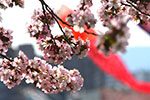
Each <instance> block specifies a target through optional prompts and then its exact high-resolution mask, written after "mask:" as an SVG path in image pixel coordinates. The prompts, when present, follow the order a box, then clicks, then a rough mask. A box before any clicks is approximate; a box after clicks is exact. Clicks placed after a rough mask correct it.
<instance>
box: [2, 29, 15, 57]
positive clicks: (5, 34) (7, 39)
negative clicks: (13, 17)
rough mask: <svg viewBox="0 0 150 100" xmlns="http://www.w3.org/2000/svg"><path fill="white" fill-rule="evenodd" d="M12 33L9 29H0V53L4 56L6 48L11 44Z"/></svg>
mask: <svg viewBox="0 0 150 100" xmlns="http://www.w3.org/2000/svg"><path fill="white" fill-rule="evenodd" d="M11 33H12V31H11V30H9V29H5V28H3V27H0V53H1V54H4V55H5V53H6V52H7V50H8V48H9V47H10V46H11V44H12V38H13V37H12V35H11Z"/></svg>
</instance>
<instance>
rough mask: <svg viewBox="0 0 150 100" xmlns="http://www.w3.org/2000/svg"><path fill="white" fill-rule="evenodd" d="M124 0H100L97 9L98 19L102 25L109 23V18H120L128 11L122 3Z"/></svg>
mask: <svg viewBox="0 0 150 100" xmlns="http://www.w3.org/2000/svg"><path fill="white" fill-rule="evenodd" d="M124 2H125V1H124V0H101V4H102V6H101V7H100V8H99V10H98V16H99V19H100V20H101V21H102V22H103V25H104V26H107V25H110V24H111V20H114V19H116V20H122V19H123V18H124V17H125V16H126V15H127V11H128V7H127V6H125V5H123V3H124Z"/></svg>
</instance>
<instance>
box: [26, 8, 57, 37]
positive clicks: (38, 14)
mask: <svg viewBox="0 0 150 100" xmlns="http://www.w3.org/2000/svg"><path fill="white" fill-rule="evenodd" d="M54 24H55V21H54V19H53V17H52V16H51V15H50V14H49V13H48V12H46V13H45V15H44V14H43V12H42V10H41V9H38V10H34V13H33V15H32V17H31V23H30V24H29V25H28V27H27V28H28V32H29V33H30V36H31V37H35V38H36V39H45V38H46V37H50V35H51V30H50V27H53V25H54ZM48 27H49V28H48Z"/></svg>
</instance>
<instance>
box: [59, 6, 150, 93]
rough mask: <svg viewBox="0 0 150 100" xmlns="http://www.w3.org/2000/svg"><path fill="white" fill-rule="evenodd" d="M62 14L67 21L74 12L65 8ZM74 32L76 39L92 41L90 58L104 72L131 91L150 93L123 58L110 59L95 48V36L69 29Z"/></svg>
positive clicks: (147, 86)
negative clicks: (129, 69)
mask: <svg viewBox="0 0 150 100" xmlns="http://www.w3.org/2000/svg"><path fill="white" fill-rule="evenodd" d="M63 10H64V11H62V12H60V13H58V15H59V16H60V18H61V19H62V20H63V21H65V18H66V17H67V15H68V14H70V13H71V12H72V11H71V10H70V9H69V8H67V7H66V6H63ZM60 23H61V22H60ZM61 25H62V27H67V26H66V25H64V24H62V23H61ZM68 28H69V29H71V30H72V32H73V34H74V37H75V38H76V39H78V37H80V38H82V39H83V40H85V39H86V38H88V39H90V51H89V52H88V56H89V58H90V59H91V60H92V61H93V62H94V63H95V64H96V65H97V66H98V67H99V68H100V69H101V70H103V71H104V72H106V73H107V74H109V75H111V76H113V77H114V78H115V79H117V80H119V81H120V82H122V83H123V84H125V85H127V86H128V87H130V88H131V89H133V90H135V91H137V92H141V93H150V83H148V82H142V81H139V80H136V79H135V78H134V77H133V75H132V74H131V73H130V72H129V71H128V70H127V68H126V66H125V64H124V63H123V61H122V60H121V58H120V57H119V56H118V55H116V54H110V55H109V56H108V57H107V56H105V55H104V54H102V53H101V52H99V51H98V50H97V48H96V46H95V43H96V37H95V36H93V35H89V34H87V33H82V34H81V33H79V32H75V31H74V30H73V29H72V28H70V27H68ZM88 31H90V32H94V33H95V31H94V30H92V29H90V30H88Z"/></svg>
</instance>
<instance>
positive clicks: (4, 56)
mask: <svg viewBox="0 0 150 100" xmlns="http://www.w3.org/2000/svg"><path fill="white" fill-rule="evenodd" d="M0 56H1V57H3V58H6V59H7V60H9V61H11V62H12V61H13V59H11V58H9V57H7V56H6V55H3V54H1V53H0Z"/></svg>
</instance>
